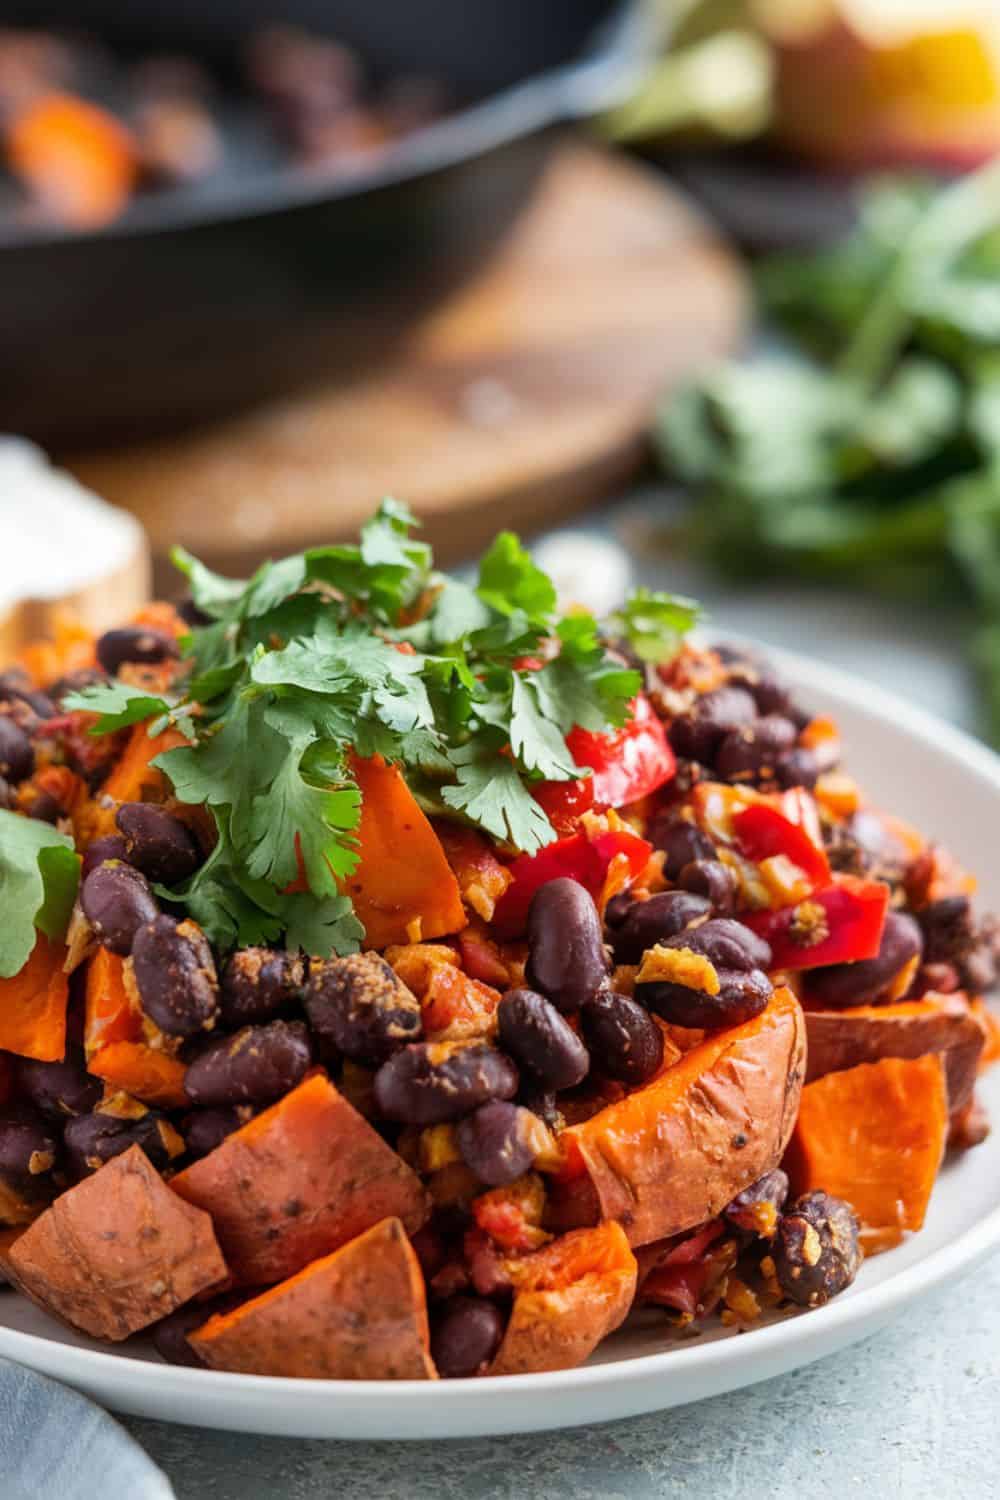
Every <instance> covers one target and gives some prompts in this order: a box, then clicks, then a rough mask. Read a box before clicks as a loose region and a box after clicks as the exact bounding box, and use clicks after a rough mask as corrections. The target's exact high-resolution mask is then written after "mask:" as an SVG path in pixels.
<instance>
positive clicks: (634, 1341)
mask: <svg viewBox="0 0 1000 1500" xmlns="http://www.w3.org/2000/svg"><path fill="white" fill-rule="evenodd" d="M769 654H770V655H771V656H772V657H773V659H774V660H775V662H776V664H778V665H779V666H780V667H781V668H782V670H783V671H784V672H785V674H786V676H787V677H788V679H789V681H790V682H791V683H792V684H793V685H794V686H796V687H797V688H798V689H799V690H800V693H801V696H802V698H803V701H804V702H807V703H808V704H809V706H810V707H814V708H816V709H817V710H821V711H824V710H826V711H829V712H831V713H833V714H835V715H836V717H837V718H838V719H839V721H840V724H841V727H842V730H843V733H844V739H845V742H846V745H847V749H848V760H849V763H850V766H851V769H852V770H853V771H854V772H855V773H856V774H857V776H858V777H859V779H860V780H861V781H862V783H863V785H865V786H866V787H867V788H868V790H869V791H870V793H871V794H872V796H873V797H874V798H875V799H877V800H879V801H881V802H882V803H883V804H884V805H885V806H886V807H887V808H889V809H891V810H892V811H894V812H896V813H898V814H899V815H900V816H902V817H904V818H908V819H910V820H911V821H913V822H914V823H916V824H918V825H919V826H920V827H921V828H922V829H924V830H925V831H926V832H928V833H930V834H933V835H935V836H937V837H938V838H940V839H941V841H942V842H943V843H946V844H947V845H948V846H949V848H951V849H952V850H953V851H954V852H955V854H956V855H957V856H958V858H959V859H960V860H962V861H963V863H965V864H967V865H968V866H969V867H970V868H971V869H974V870H975V871H976V872H977V874H978V875H979V877H980V882H981V897H982V901H983V904H984V906H989V907H993V908H996V909H1000V840H998V838H997V827H998V825H997V816H996V814H997V809H998V807H1000V759H998V758H997V757H996V756H994V755H993V754H992V753H991V752H990V751H988V750H986V749H984V748H983V747H982V746H981V745H977V744H976V743H975V742H974V741H973V740H970V739H969V738H967V737H966V736H965V735H963V734H960V733H959V732H958V731H957V730H954V729H951V728H949V727H948V726H947V725H945V724H942V723H939V722H937V721H936V720H935V719H933V718H931V717H930V716H929V715H927V714H924V713H922V712H920V711H919V710H917V709H915V708H911V707H910V706H909V705H907V704H906V703H903V702H902V701H901V700H899V699H895V698H893V697H891V696H890V695H889V694H886V693H884V692H883V691H882V690H881V689H879V688H876V687H874V686H873V685H871V684H869V683H865V682H862V681H860V680H855V679H852V678H850V677H848V676H846V675H844V674H842V673H839V672H835V671H833V670H831V669H830V668H827V667H821V666H818V665H815V664H812V663H809V662H806V661H804V660H803V659H802V658H796V657H792V656H785V655H783V654H782V653H779V652H770V653H769ZM983 1097H984V1099H985V1100H986V1102H987V1104H988V1106H989V1107H990V1110H991V1113H992V1114H993V1116H994V1119H995V1120H997V1122H998V1128H997V1131H996V1133H995V1134H994V1135H993V1136H991V1137H990V1138H989V1140H988V1141H987V1142H986V1143H985V1145H982V1146H980V1147H978V1148H977V1149H976V1150H974V1151H971V1152H969V1153H967V1154H966V1155H965V1156H964V1157H962V1158H961V1159H959V1160H958V1161H955V1162H953V1163H950V1164H949V1165H948V1166H946V1167H945V1169H944V1170H943V1172H942V1174H941V1177H940V1180H939V1181H938V1183H937V1186H936V1187H935V1191H934V1197H933V1201H932V1205H931V1211H930V1214H929V1215H928V1219H927V1223H926V1225H925V1227H924V1229H923V1230H922V1231H921V1233H920V1234H918V1235H914V1236H912V1237H911V1238H910V1239H909V1240H908V1241H907V1243H906V1244H904V1245H902V1246H900V1247H899V1248H898V1249H896V1250H893V1251H890V1252H889V1253H888V1254H886V1255H882V1256H879V1257H878V1258H877V1259H876V1260H873V1261H871V1262H869V1263H868V1264H866V1265H865V1266H864V1268H863V1269H862V1272H861V1274H860V1276H859V1277H858V1280H857V1282H856V1283H855V1285H854V1286H853V1287H852V1288H851V1289H850V1290H849V1291H848V1292H846V1293H845V1294H844V1295H843V1296H842V1297H840V1298H838V1299H837V1300H836V1301H835V1302H832V1303H831V1304H830V1305H829V1306H828V1307H825V1308H821V1309H819V1310H818V1311H816V1312H809V1313H803V1314H799V1315H796V1316H791V1317H781V1318H779V1319H777V1320H776V1321H774V1322H772V1323H770V1324H769V1325H768V1326H767V1327H762V1328H758V1329H755V1330H754V1331H753V1332H751V1333H748V1334H746V1335H744V1336H737V1335H735V1334H734V1333H732V1332H728V1331H726V1330H724V1329H721V1328H718V1327H715V1328H713V1329H712V1331H710V1332H707V1333H705V1334H702V1335H700V1336H699V1337H697V1338H693V1339H691V1338H689V1339H683V1340H681V1339H678V1338H677V1337H676V1336H672V1335H670V1334H669V1333H668V1332H666V1331H665V1327H664V1322H663V1319H662V1317H661V1316H659V1315H657V1314H650V1313H647V1314H643V1315H641V1316H640V1317H639V1318H638V1319H637V1320H635V1322H634V1323H630V1325H629V1327H628V1328H626V1329H623V1330H621V1331H620V1332H619V1333H617V1334H616V1335H614V1337H613V1338H611V1339H609V1340H608V1341H607V1343H606V1344H605V1345H604V1346H603V1347H602V1348H601V1349H600V1350H599V1351H598V1354H597V1355H596V1356H595V1357H594V1359H593V1360H591V1361H590V1363H589V1364H588V1365H587V1366H585V1367H584V1368H583V1369H579V1370H570V1371H567V1372H564V1373H556V1374H546V1375H518V1376H509V1377H506V1378H495V1379H488V1380H456V1381H449V1382H447V1384H443V1383H442V1384H437V1383H428V1382H419V1381H394V1382H386V1381H371V1382H367V1383H366V1382H351V1381H336V1380H333V1381H320V1380H316V1381H310V1380H287V1379H279V1378H271V1377H265V1376H256V1375H224V1374H217V1373H215V1372H210V1371H202V1370H187V1369H179V1368H173V1367H171V1366H169V1365H164V1364H162V1363H160V1362H159V1361H158V1360H157V1357H156V1355H155V1354H153V1353H152V1351H151V1350H150V1349H149V1348H148V1347H145V1346H144V1345H143V1343H142V1341H141V1340H134V1341H131V1342H130V1343H129V1344H128V1345H126V1346H124V1347H123V1348H122V1349H121V1350H120V1352H119V1353H116V1354H109V1353H107V1352H105V1351H104V1350H103V1349H101V1348H99V1346H98V1345H96V1344H95V1343H93V1342H92V1341H90V1340H88V1339H85V1338H83V1337H78V1336H76V1335H74V1334H72V1333H69V1332H68V1331H67V1330H65V1329H64V1328H62V1327H61V1326H60V1325H59V1324H57V1323H55V1322H53V1321H52V1320H51V1319H49V1318H47V1317H45V1315H44V1314H42V1313H41V1312H39V1311H37V1309H35V1308H33V1307H31V1306H30V1305H29V1304H28V1303H27V1302H26V1301H24V1299H22V1298H21V1297H18V1296H16V1295H15V1294H13V1293H7V1294H6V1295H2V1296H0V1355H7V1356H9V1357H10V1358H11V1359H16V1360H20V1361H21V1362H22V1363H23V1364H26V1365H31V1366H33V1367H34V1368H35V1369H38V1370H42V1371H44V1372H46V1373H47V1374H50V1375H55V1376H57V1377H59V1378H61V1379H63V1380H66V1381H68V1382H69V1383H71V1384H72V1385H75V1386H77V1387H78V1388H79V1389H80V1390H83V1391H86V1392H87V1393H88V1394H90V1395H92V1396H95V1397H96V1398H97V1399H98V1400H100V1401H102V1402H104V1403H105V1404H106V1405H107V1406H110V1407H112V1408H113V1409H115V1410H117V1411H125V1412H132V1413H135V1414H137V1415H140V1416H146V1417H159V1418H162V1419H165V1420H167V1421H175V1422H191V1423H194V1424H197V1425H201V1426H207V1427H227V1428H232V1429H235V1430H238V1431H246V1432H260V1433H276V1434H282V1435H285V1436H289V1437H296V1436H301V1437H331V1438H431V1437H474V1436H483V1435H486V1434H492V1433H505V1432H529V1431H536V1430H539V1429H543V1428H552V1427H570V1426H573V1425H575V1424H578V1423H593V1422H601V1421H607V1420H609V1419H611V1418H614V1417H628V1416H635V1415H637V1414H638V1413H640V1412H646V1411H653V1410H658V1409H662V1408H664V1407H668V1406H679V1405H682V1404H683V1403H684V1402H687V1401H696V1400H699V1399H700V1398H702V1397H704V1396H715V1395H719V1394H721V1393H722V1392H723V1391H729V1390H734V1389H736V1388H737V1387H739V1386H744V1385H750V1384H752V1383H753V1382H754V1381H757V1380H765V1379H767V1378H769V1377H770V1376H772V1375H780V1374H782V1373H784V1372H785V1371H787V1370H791V1369H794V1368H796V1367H797V1366H800V1365H804V1364H808V1363H809V1362H810V1361H812V1360H814V1359H819V1358H821V1357H822V1356H823V1355H825V1354H831V1353H833V1352H834V1351H835V1350H837V1349H842V1348H843V1347H844V1346H845V1345H847V1344H850V1343H852V1342H854V1341H855V1340H858V1339H862V1338H864V1337H866V1336H867V1335H868V1334H870V1333H874V1332H875V1331H876V1330H877V1329H879V1328H881V1327H882V1326H883V1324H885V1323H887V1322H888V1321H889V1319H890V1318H892V1317H894V1316H895V1315H896V1314H897V1313H898V1312H900V1311H901V1310H902V1309H903V1308H904V1307H905V1306H906V1305H907V1304H909V1303H910V1302H913V1301H914V1300H915V1299H917V1298H918V1297H921V1296H923V1295H924V1294H925V1293H926V1292H929V1291H930V1290H931V1289H932V1288H934V1287H936V1286H939V1285H940V1284H942V1283H943V1282H946V1281H950V1280H952V1279H953V1278H954V1277H955V1276H956V1275H957V1274H958V1273H959V1272H960V1271H965V1270H968V1268H969V1267H970V1266H972V1265H974V1264H975V1263H976V1262H977V1261H978V1260H980V1259H981V1258H982V1257H983V1256H985V1255H986V1254H987V1253H988V1252H989V1251H990V1250H992V1249H994V1248H995V1247H996V1246H997V1245H1000V1068H997V1069H996V1070H995V1072H994V1073H992V1074H990V1075H988V1076H987V1078H986V1080H985V1083H984V1086H983Z"/></svg>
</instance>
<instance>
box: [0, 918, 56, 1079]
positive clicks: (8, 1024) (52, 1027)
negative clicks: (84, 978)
mask: <svg viewBox="0 0 1000 1500" xmlns="http://www.w3.org/2000/svg"><path fill="white" fill-rule="evenodd" d="M65 957H66V949H65V948H64V946H63V944H62V943H55V942H53V941H52V939H51V938H47V937H46V936H45V934H44V933H42V932H40V933H39V934H38V936H37V937H36V938H35V946H34V948H32V950H31V956H30V957H29V959H28V962H27V963H26V964H25V965H24V967H23V968H22V969H21V971H20V973H18V974H14V975H13V976H12V977H11V978H9V979H0V1047H2V1048H3V1049H4V1050H5V1051H7V1052H16V1053H18V1054H19V1056H21V1057H34V1058H37V1059H38V1060H39V1061H40V1062H60V1061H61V1060H62V1056H63V1053H64V1052H65V1050H66V1006H67V1003H68V1001H69V980H68V978H67V976H66V975H65V973H64V972H63V960H64V959H65Z"/></svg>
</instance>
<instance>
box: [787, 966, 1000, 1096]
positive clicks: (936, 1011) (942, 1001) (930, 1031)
mask: <svg viewBox="0 0 1000 1500" xmlns="http://www.w3.org/2000/svg"><path fill="white" fill-rule="evenodd" d="M805 1016H806V1035H807V1037H808V1039H809V1048H808V1059H807V1065H806V1083H807V1084H809V1083H812V1082H814V1080H815V1079H817V1078H823V1077H824V1076H825V1075H826V1074H827V1073H839V1072H842V1071H843V1070H844V1069H846V1068H855V1067H857V1066H858V1065H859V1064H860V1063H870V1062H878V1061H879V1060H880V1059H881V1058H883V1057H923V1056H924V1055H925V1054H926V1053H928V1052H939V1053H940V1054H941V1056H942V1058H943V1059H944V1066H945V1074H946V1077H947V1080H948V1108H949V1110H950V1111H951V1113H952V1114H957V1113H958V1112H959V1111H961V1110H963V1109H965V1107H966V1106H967V1105H968V1103H969V1101H970V1099H971V1098H972V1090H973V1088H974V1086H975V1082H976V1073H977V1071H978V1067H979V1060H980V1057H981V1055H982V1052H983V1047H984V1043H985V1040H986V1038H985V1034H984V1031H983V1028H982V1026H981V1025H980V1023H979V1021H978V1020H977V1019H976V1016H975V1014H974V1013H973V1011H972V1010H971V1009H970V1006H969V1002H968V1001H967V1000H966V998H965V996H964V995H961V994H955V995H928V996H926V997H925V998H924V999H922V1000H903V1001H900V1002H898V1003H897V1004H895V1005H858V1006H852V1007H851V1008H850V1009H848V1010H807V1011H806V1013H805Z"/></svg>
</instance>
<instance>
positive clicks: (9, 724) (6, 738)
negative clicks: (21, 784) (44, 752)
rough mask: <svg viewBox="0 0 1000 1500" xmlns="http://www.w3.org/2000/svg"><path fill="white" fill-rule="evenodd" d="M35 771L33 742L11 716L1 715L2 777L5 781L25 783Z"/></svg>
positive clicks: (0, 754)
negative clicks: (26, 778)
mask: <svg viewBox="0 0 1000 1500" xmlns="http://www.w3.org/2000/svg"><path fill="white" fill-rule="evenodd" d="M34 769H35V752H34V750H33V749H32V747H31V740H30V739H29V737H28V735H27V734H26V733H25V731H24V730H23V729H22V728H21V726H20V725H19V724H16V723H15V722H14V720H13V719H12V718H11V716H10V715H9V714H3V715H0V775H2V776H3V778H4V780H5V781H13V782H17V781H24V779H25V777H27V776H30V775H31V773H32V771H33V770H34Z"/></svg>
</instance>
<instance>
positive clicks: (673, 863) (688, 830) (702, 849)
mask: <svg viewBox="0 0 1000 1500" xmlns="http://www.w3.org/2000/svg"><path fill="white" fill-rule="evenodd" d="M649 841H650V843H651V844H652V845H653V848H654V849H661V850H662V851H663V854H664V860H663V873H664V875H665V876H666V877H667V879H668V880H676V879H677V876H678V875H679V873H680V872H681V870H683V868H684V866H685V865H689V864H690V863H691V861H692V860H693V859H714V858H715V845H714V844H713V843H712V840H711V839H710V838H709V836H708V834H707V833H702V831H701V829H700V828H699V827H698V825H697V824H696V823H689V822H688V820H687V819H686V818H678V817H676V816H675V815H674V814H673V813H666V814H665V813H659V814H657V816H656V817H655V818H654V819H653V820H652V822H651V824H650V827H649Z"/></svg>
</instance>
